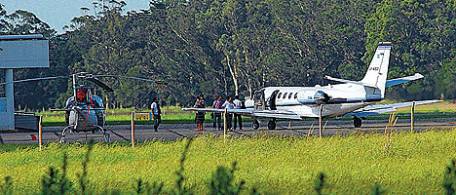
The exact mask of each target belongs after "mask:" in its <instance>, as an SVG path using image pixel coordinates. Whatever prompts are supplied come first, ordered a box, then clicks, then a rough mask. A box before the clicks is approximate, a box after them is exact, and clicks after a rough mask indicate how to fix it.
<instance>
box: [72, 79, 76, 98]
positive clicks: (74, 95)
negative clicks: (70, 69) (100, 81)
mask: <svg viewBox="0 0 456 195" xmlns="http://www.w3.org/2000/svg"><path fill="white" fill-rule="evenodd" d="M73 97H74V101H76V74H73Z"/></svg>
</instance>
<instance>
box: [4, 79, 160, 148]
mask: <svg viewBox="0 0 456 195" xmlns="http://www.w3.org/2000/svg"><path fill="white" fill-rule="evenodd" d="M100 78H115V79H132V80H138V81H145V82H152V83H155V84H161V82H160V81H156V80H151V79H147V78H141V77H132V76H122V75H93V74H90V73H87V72H79V73H74V74H72V75H66V76H52V77H40V78H31V79H23V80H16V81H13V83H23V82H32V81H42V80H54V79H72V88H73V95H72V96H71V97H69V98H68V99H67V100H66V102H65V107H64V108H63V109H51V111H65V123H66V127H65V128H64V129H63V130H62V132H61V134H60V137H59V142H60V143H65V141H66V139H65V138H66V135H67V133H79V132H92V133H95V132H96V131H98V132H100V133H101V134H102V135H103V140H104V142H110V141H111V139H110V134H109V133H108V132H107V130H106V128H105V127H106V112H105V110H106V109H105V107H104V102H103V98H101V97H100V96H98V95H95V94H93V90H94V88H92V87H89V86H87V85H78V81H80V80H82V81H89V82H91V83H93V84H95V85H97V86H99V87H101V88H102V89H103V90H105V91H106V92H109V93H112V92H114V90H113V89H112V88H111V87H109V86H108V85H106V84H105V83H104V82H102V81H101V80H100ZM4 84H6V83H0V85H4Z"/></svg>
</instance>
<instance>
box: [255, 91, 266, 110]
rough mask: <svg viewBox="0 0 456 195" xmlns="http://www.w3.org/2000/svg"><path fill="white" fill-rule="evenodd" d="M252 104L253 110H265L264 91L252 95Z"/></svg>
mask: <svg viewBox="0 0 456 195" xmlns="http://www.w3.org/2000/svg"><path fill="white" fill-rule="evenodd" d="M253 102H254V108H255V110H264V109H265V108H266V101H265V99H264V89H262V90H259V91H256V92H255V94H254V95H253Z"/></svg>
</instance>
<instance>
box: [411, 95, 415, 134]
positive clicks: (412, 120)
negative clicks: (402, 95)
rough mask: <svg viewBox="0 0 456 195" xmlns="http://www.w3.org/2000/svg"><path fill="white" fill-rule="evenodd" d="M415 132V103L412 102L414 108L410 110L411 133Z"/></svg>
mask: <svg viewBox="0 0 456 195" xmlns="http://www.w3.org/2000/svg"><path fill="white" fill-rule="evenodd" d="M414 131H415V101H413V102H412V107H411V108H410V132H414Z"/></svg>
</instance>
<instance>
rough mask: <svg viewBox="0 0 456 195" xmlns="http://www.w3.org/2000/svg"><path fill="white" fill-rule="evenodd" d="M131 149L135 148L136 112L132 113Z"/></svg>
mask: <svg viewBox="0 0 456 195" xmlns="http://www.w3.org/2000/svg"><path fill="white" fill-rule="evenodd" d="M130 127H131V147H133V148H134V147H135V112H131V124H130Z"/></svg>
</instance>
